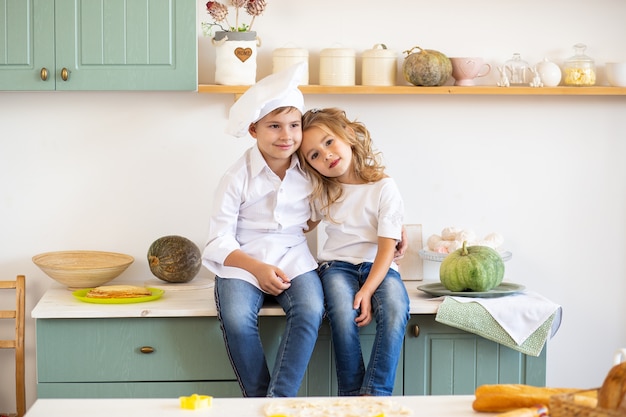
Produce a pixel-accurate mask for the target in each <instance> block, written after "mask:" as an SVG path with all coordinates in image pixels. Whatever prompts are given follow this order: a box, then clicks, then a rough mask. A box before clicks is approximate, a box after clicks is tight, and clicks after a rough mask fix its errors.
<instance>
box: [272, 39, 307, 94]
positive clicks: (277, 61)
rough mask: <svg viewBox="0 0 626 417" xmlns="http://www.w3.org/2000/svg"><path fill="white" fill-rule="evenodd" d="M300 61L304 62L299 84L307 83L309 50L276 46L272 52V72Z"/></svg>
mask: <svg viewBox="0 0 626 417" xmlns="http://www.w3.org/2000/svg"><path fill="white" fill-rule="evenodd" d="M300 62H306V63H307V66H306V70H305V71H304V73H303V74H302V79H301V81H300V85H307V84H308V83H309V65H308V64H309V51H307V50H306V49H302V48H278V49H274V52H273V53H272V64H273V65H272V73H276V72H279V71H282V70H284V69H286V68H289V67H291V66H293V65H296V64H298V63H300Z"/></svg>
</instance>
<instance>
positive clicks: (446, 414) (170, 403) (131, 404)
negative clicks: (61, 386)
mask: <svg viewBox="0 0 626 417" xmlns="http://www.w3.org/2000/svg"><path fill="white" fill-rule="evenodd" d="M387 398H389V399H390V400H391V401H393V402H394V403H397V404H398V405H403V406H405V407H407V408H409V409H410V410H411V411H412V413H411V414H408V416H415V417H419V416H423V417H469V416H474V417H476V416H479V415H481V416H482V415H485V416H487V415H489V414H484V413H477V412H475V411H473V409H472V401H473V400H474V396H473V395H457V396H448V395H439V396H407V397H387ZM336 399H337V397H332V398H328V397H326V398H322V397H311V398H308V400H314V401H318V400H319V401H332V400H336ZM283 400H285V399H280V398H279V399H270V398H245V399H244V398H214V399H213V405H212V406H211V407H210V408H204V409H197V410H185V409H181V408H180V403H179V400H178V398H168V399H38V400H37V401H35V404H33V406H32V407H31V408H30V409H29V410H28V411H27V413H26V417H85V416H89V417H125V416H132V417H207V416H211V417H217V416H219V417H231V416H233V417H234V416H236V417H264V416H265V414H264V413H263V407H264V406H266V405H267V404H268V403H269V402H271V401H283ZM355 400H357V401H358V399H355Z"/></svg>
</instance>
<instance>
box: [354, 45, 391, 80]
mask: <svg viewBox="0 0 626 417" xmlns="http://www.w3.org/2000/svg"><path fill="white" fill-rule="evenodd" d="M397 64H398V57H397V54H396V53H395V52H394V51H391V50H389V49H387V47H386V46H385V45H384V44H381V43H379V44H376V45H374V47H373V49H368V50H366V51H363V57H362V68H361V70H362V71H361V78H362V82H361V84H363V85H382V86H390V85H396V74H397V72H398V66H397Z"/></svg>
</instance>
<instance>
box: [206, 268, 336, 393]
mask: <svg viewBox="0 0 626 417" xmlns="http://www.w3.org/2000/svg"><path fill="white" fill-rule="evenodd" d="M266 298H267V299H272V298H275V300H276V301H277V302H278V303H279V304H280V306H281V307H282V308H283V310H284V311H285V316H286V324H285V330H284V332H283V336H282V339H281V342H280V345H279V347H278V352H277V354H276V362H275V364H274V368H273V370H272V373H271V375H270V373H269V370H268V366H267V362H266V360H265V352H264V351H263V346H262V344H261V337H260V335H259V327H258V322H259V310H260V309H261V307H262V306H263V302H264V301H265V300H266ZM215 303H216V305H217V316H218V319H219V320H220V325H221V328H222V333H223V335H224V340H225V342H226V350H227V352H228V357H229V359H230V361H231V364H232V366H233V370H234V371H235V375H236V376H237V380H238V381H239V386H240V387H241V391H242V394H243V396H244V397H295V396H296V395H297V393H298V389H299V388H300V384H301V383H302V378H303V377H304V373H305V371H306V368H307V366H308V364H309V359H310V358H311V354H312V352H313V348H314V347H315V342H316V340H317V334H318V331H319V327H320V325H321V322H322V317H323V314H324V295H323V291H322V285H321V283H320V280H319V277H318V275H317V273H316V272H315V271H310V272H307V273H305V274H302V275H298V276H297V277H296V278H294V279H292V280H291V287H289V288H288V289H287V290H285V291H284V292H283V293H282V294H280V295H278V296H276V297H273V296H271V295H268V294H266V293H264V292H263V291H261V290H260V289H258V288H257V287H255V286H254V285H252V284H250V283H248V282H246V281H244V280H241V279H235V278H220V277H215Z"/></svg>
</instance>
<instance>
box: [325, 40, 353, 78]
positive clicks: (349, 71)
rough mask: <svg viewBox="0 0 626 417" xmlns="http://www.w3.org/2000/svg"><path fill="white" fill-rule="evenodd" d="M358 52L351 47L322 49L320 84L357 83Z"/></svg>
mask: <svg viewBox="0 0 626 417" xmlns="http://www.w3.org/2000/svg"><path fill="white" fill-rule="evenodd" d="M355 66H356V54H355V52H354V49H350V48H326V49H322V50H321V51H320V85H336V86H350V85H354V84H355V77H356V68H355Z"/></svg>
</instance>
